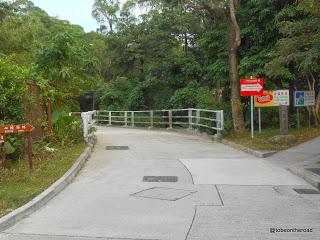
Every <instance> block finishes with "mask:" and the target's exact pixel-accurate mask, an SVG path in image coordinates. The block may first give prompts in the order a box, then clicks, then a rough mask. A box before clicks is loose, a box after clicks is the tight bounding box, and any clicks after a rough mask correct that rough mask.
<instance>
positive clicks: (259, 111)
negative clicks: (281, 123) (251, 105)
mask: <svg viewBox="0 0 320 240" xmlns="http://www.w3.org/2000/svg"><path fill="white" fill-rule="evenodd" d="M258 115H259V133H261V108H258Z"/></svg>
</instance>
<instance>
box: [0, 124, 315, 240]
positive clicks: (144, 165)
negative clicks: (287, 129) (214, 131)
mask: <svg viewBox="0 0 320 240" xmlns="http://www.w3.org/2000/svg"><path fill="white" fill-rule="evenodd" d="M97 135H98V144H97V146H96V148H95V151H94V153H93V155H92V157H91V158H90V160H89V162H88V163H87V164H86V166H85V167H84V169H83V170H82V171H81V173H80V174H79V176H77V178H76V179H75V180H74V182H73V183H71V184H70V185H69V186H68V187H67V188H66V189H65V190H64V191H63V192H62V193H60V194H59V195H58V196H56V197H55V198H54V199H53V200H51V201H50V202H49V203H48V204H47V205H45V206H44V207H43V208H41V209H40V210H38V211H37V212H35V213H34V214H32V215H30V216H29V217H27V218H25V219H24V220H22V221H21V222H19V223H18V224H16V225H15V226H13V227H11V228H9V229H7V230H6V231H5V232H3V233H2V234H0V239H28V240H29V239H30V240H37V239H52V240H60V239H66V240H69V239H87V240H92V239H113V240H120V239H129V240H130V239H140V240H155V239H159V240H169V239H170V240H185V239H187V240H195V239H197V240H207V239H208V240H216V239H243V240H249V239H308V240H309V239H320V195H319V194H298V193H297V192H296V191H294V190H293V189H305V188H307V189H312V187H311V186H310V185H309V184H308V183H306V182H305V181H304V180H302V179H300V178H298V177H296V176H294V175H293V174H291V173H290V172H289V171H287V170H286V169H285V168H282V167H281V164H279V165H278V164H276V161H275V160H274V159H273V160H272V161H269V160H263V159H258V158H255V157H252V156H250V155H247V154H245V153H243V152H241V151H237V150H234V149H232V148H230V147H227V146H225V145H222V144H219V143H213V142H211V141H210V140H208V139H204V138H201V137H199V136H194V135H187V134H182V133H174V132H166V131H152V130H139V129H126V128H99V130H98V132H97ZM106 146H128V149H125V148H124V149H122V150H121V149H117V150H106ZM148 176H149V177H150V176H153V177H152V178H149V180H150V179H151V181H155V180H158V179H155V178H154V176H166V177H168V176H171V177H170V178H163V179H160V180H165V181H172V182H147V181H146V180H148V178H147V177H148ZM144 177H145V179H144ZM143 179H144V180H145V181H143ZM284 231H286V232H284ZM288 231H290V232H288ZM299 231H306V232H299ZM311 231H312V232H311Z"/></svg>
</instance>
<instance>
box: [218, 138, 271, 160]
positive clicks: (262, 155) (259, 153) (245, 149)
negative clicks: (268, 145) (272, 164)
mask: <svg viewBox="0 0 320 240" xmlns="http://www.w3.org/2000/svg"><path fill="white" fill-rule="evenodd" d="M218 141H219V142H220V143H222V144H225V145H227V146H229V147H232V148H235V149H237V150H241V151H243V152H245V153H248V154H251V155H253V156H255V157H258V158H266V157H269V156H271V155H273V154H275V153H277V152H276V151H257V150H253V149H251V148H248V147H244V146H242V145H240V144H236V143H233V142H230V141H228V140H225V139H220V140H218Z"/></svg>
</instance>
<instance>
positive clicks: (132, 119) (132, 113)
mask: <svg viewBox="0 0 320 240" xmlns="http://www.w3.org/2000/svg"><path fill="white" fill-rule="evenodd" d="M131 127H133V128H134V112H131Z"/></svg>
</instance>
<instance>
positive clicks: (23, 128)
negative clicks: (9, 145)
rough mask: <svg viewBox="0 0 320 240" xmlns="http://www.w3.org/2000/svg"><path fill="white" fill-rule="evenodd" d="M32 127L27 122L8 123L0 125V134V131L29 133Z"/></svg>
mask: <svg viewBox="0 0 320 240" xmlns="http://www.w3.org/2000/svg"><path fill="white" fill-rule="evenodd" d="M33 129H34V127H33V126H32V125H31V124H29V123H27V124H21V125H8V126H0V134H1V133H29V132H32V131H33Z"/></svg>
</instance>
